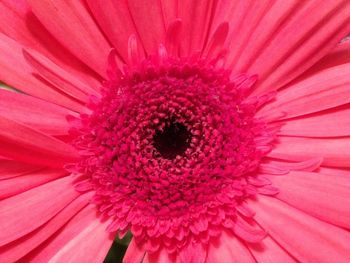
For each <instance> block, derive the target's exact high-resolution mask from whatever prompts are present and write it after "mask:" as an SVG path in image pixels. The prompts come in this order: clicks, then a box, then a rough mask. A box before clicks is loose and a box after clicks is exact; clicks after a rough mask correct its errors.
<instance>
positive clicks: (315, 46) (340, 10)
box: [229, 0, 350, 92]
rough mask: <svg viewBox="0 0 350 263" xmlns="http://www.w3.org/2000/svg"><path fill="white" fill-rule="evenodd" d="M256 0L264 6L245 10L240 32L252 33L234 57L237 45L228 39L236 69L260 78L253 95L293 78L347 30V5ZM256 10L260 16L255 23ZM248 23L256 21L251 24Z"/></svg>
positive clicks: (333, 45) (349, 8)
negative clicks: (243, 23) (243, 24)
mask: <svg viewBox="0 0 350 263" xmlns="http://www.w3.org/2000/svg"><path fill="white" fill-rule="evenodd" d="M253 2H256V1H253ZM259 2H262V3H265V8H264V9H263V11H261V8H253V5H256V3H253V4H251V5H250V6H249V7H248V8H249V9H253V11H252V12H249V13H248V14H249V15H248V16H247V15H246V16H242V20H243V19H244V21H248V22H247V23H249V26H248V28H247V29H246V28H245V27H244V26H243V29H242V33H241V34H244V33H245V32H246V30H251V32H250V36H249V39H246V40H245V43H246V45H245V46H244V48H243V49H239V50H237V52H239V53H238V54H235V53H234V52H235V51H234V45H235V43H236V41H234V38H233V39H232V40H231V41H229V43H231V44H232V46H231V48H230V50H233V53H234V54H235V55H233V56H232V55H231V56H230V57H232V60H230V61H231V63H232V66H234V68H235V71H239V72H248V73H250V74H258V75H259V79H260V82H259V83H260V85H258V86H257V92H261V91H266V90H272V89H278V88H279V87H281V86H283V85H284V84H286V83H287V82H288V81H291V80H293V79H294V78H295V77H297V76H298V75H300V74H301V73H303V72H304V71H306V70H307V69H308V68H310V67H311V66H312V65H313V64H315V63H316V62H317V61H318V60H320V59H321V58H322V57H323V56H325V55H326V54H327V53H328V52H330V51H331V49H333V48H334V47H335V46H336V45H337V44H338V43H339V42H340V40H341V39H342V38H344V37H345V36H346V35H347V34H348V32H349V31H350V28H349V19H350V17H349V15H348V14H349V11H350V2H348V1H343V0H336V1H323V0H317V1H303V2H299V1H273V2H271V1H268V0H266V1H259ZM234 3H236V2H235V1H234ZM256 12H259V16H258V19H256V16H257V15H256ZM305 17H307V18H308V19H305ZM251 19H253V21H256V20H258V23H257V24H254V23H251V22H250V21H251ZM254 19H256V20H254ZM240 20H241V19H238V22H239V21H240ZM252 28H253V30H252ZM237 38H240V35H238V36H237Z"/></svg>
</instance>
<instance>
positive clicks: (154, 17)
mask: <svg viewBox="0 0 350 263" xmlns="http://www.w3.org/2000/svg"><path fill="white" fill-rule="evenodd" d="M127 2H128V7H129V10H130V14H131V16H132V18H133V21H134V23H135V27H136V31H137V32H138V34H139V36H140V39H141V41H142V44H143V47H144V49H145V51H146V53H148V54H152V53H155V52H156V50H157V49H158V47H159V44H161V43H164V40H165V23H164V20H163V12H162V6H161V2H160V1H153V2H152V4H151V5H150V4H149V3H150V2H149V1H147V0H128V1H127ZM150 28H152V30H150Z"/></svg>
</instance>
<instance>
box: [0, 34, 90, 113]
mask: <svg viewBox="0 0 350 263" xmlns="http://www.w3.org/2000/svg"><path fill="white" fill-rule="evenodd" d="M0 53H1V56H0V67H1V71H0V79H1V81H2V82H5V83H6V84H8V85H9V86H11V87H16V89H19V90H21V91H23V92H25V93H28V94H30V95H32V96H35V97H38V98H41V99H44V100H47V101H50V102H53V103H55V104H59V105H61V106H64V107H67V108H69V109H73V110H76V111H80V110H81V109H83V108H84V107H83V106H82V105H81V104H79V103H77V102H76V101H74V100H72V99H70V98H68V97H67V96H64V95H63V94H61V93H59V92H57V91H55V90H54V88H53V87H52V86H50V85H47V84H45V83H44V82H42V81H40V80H39V79H38V78H36V77H35V76H34V75H32V67H31V66H29V65H28V63H27V61H26V60H25V59H24V57H23V47H22V46H21V45H19V44H18V43H17V42H15V41H13V40H12V39H10V38H8V37H7V36H5V35H3V34H1V33H0Z"/></svg>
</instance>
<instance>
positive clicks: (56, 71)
mask: <svg viewBox="0 0 350 263" xmlns="http://www.w3.org/2000/svg"><path fill="white" fill-rule="evenodd" d="M24 57H25V58H26V59H27V61H28V63H29V64H30V65H31V66H32V67H33V68H34V70H35V71H37V73H39V74H40V76H41V77H43V78H44V79H45V80H46V81H48V82H50V83H51V84H52V85H54V86H55V87H56V88H57V89H59V90H60V91H61V92H63V93H65V94H67V95H69V96H71V97H73V98H75V99H77V100H79V101H81V102H83V103H87V102H89V96H90V95H94V96H99V92H97V91H96V90H95V89H94V88H90V87H89V86H88V85H86V84H85V83H83V82H81V81H80V80H79V79H76V78H75V76H73V75H71V74H70V73H68V72H67V71H65V70H64V69H62V68H60V67H59V66H58V65H56V64H55V63H54V62H52V61H51V60H49V59H47V58H46V57H45V56H42V55H41V54H40V53H37V52H35V51H33V50H26V51H24Z"/></svg>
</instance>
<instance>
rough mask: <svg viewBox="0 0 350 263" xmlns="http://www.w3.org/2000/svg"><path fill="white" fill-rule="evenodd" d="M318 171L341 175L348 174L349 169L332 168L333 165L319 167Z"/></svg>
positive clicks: (349, 172)
mask: <svg viewBox="0 0 350 263" xmlns="http://www.w3.org/2000/svg"><path fill="white" fill-rule="evenodd" d="M319 172H320V173H324V174H330V175H337V176H342V177H347V176H350V169H341V168H334V167H320V169H319Z"/></svg>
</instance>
